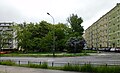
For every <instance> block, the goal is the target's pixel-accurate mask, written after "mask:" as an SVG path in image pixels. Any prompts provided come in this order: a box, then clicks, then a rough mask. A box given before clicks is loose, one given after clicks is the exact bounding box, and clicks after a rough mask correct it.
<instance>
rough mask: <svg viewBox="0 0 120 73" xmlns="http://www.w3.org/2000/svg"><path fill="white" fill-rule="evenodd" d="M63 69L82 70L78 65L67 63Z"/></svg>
mask: <svg viewBox="0 0 120 73" xmlns="http://www.w3.org/2000/svg"><path fill="white" fill-rule="evenodd" d="M63 70H65V71H80V66H78V65H65V66H64V67H63Z"/></svg>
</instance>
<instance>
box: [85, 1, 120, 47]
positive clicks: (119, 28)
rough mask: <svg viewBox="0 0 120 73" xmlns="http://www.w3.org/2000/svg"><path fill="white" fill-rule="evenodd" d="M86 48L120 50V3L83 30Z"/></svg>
mask: <svg viewBox="0 0 120 73" xmlns="http://www.w3.org/2000/svg"><path fill="white" fill-rule="evenodd" d="M85 40H86V42H87V47H88V48H108V47H117V48H120V3H117V5H116V6H115V7H114V8H113V9H111V10H110V11H109V12H107V13H106V14H105V15H103V16H102V17H101V18H100V19H99V20H97V21H96V22H95V23H93V24H92V25H91V26H90V27H88V28H87V29H86V30H85Z"/></svg>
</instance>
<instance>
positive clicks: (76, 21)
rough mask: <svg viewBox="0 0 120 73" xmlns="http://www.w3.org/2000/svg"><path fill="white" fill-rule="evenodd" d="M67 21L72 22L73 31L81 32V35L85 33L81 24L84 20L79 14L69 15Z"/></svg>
mask: <svg viewBox="0 0 120 73" xmlns="http://www.w3.org/2000/svg"><path fill="white" fill-rule="evenodd" d="M67 21H68V22H69V23H70V25H71V28H72V31H73V32H74V33H76V32H77V33H79V36H81V35H83V31H84V29H83V26H81V23H82V22H83V20H82V18H81V17H78V16H77V14H76V15H75V14H72V15H70V17H68V19H67ZM77 33H76V34H77ZM77 36H78V35H77Z"/></svg>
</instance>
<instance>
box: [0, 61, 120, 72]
mask: <svg viewBox="0 0 120 73" xmlns="http://www.w3.org/2000/svg"><path fill="white" fill-rule="evenodd" d="M0 65H10V66H21V67H30V68H43V69H52V70H64V71H76V72H89V73H120V66H105V65H104V66H92V65H91V64H85V65H82V66H80V65H71V64H69V65H68V64H67V65H65V66H63V67H52V66H48V64H47V63H46V62H44V63H42V64H32V63H29V64H21V65H17V64H15V63H14V62H12V61H10V60H8V61H2V62H0Z"/></svg>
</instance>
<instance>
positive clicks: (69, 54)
mask: <svg viewBox="0 0 120 73" xmlns="http://www.w3.org/2000/svg"><path fill="white" fill-rule="evenodd" d="M88 55H89V54H85V53H76V54H74V53H56V54H55V57H74V56H88ZM1 56H2V57H53V54H52V53H43V54H41V53H37V54H36V53H35V54H34V53H30V54H17V53H11V54H1Z"/></svg>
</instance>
